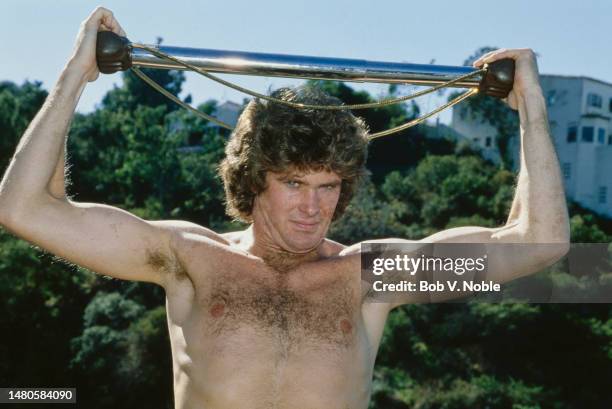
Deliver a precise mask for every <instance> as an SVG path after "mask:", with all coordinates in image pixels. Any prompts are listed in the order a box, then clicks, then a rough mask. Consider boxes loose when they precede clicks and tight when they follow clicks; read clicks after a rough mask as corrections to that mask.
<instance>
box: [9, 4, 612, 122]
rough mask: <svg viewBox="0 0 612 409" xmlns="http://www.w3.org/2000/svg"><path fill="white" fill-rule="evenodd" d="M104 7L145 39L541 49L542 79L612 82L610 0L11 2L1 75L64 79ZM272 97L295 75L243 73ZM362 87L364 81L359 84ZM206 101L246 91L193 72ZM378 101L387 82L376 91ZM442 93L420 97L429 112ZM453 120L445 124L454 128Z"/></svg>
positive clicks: (89, 97)
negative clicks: (76, 46)
mask: <svg viewBox="0 0 612 409" xmlns="http://www.w3.org/2000/svg"><path fill="white" fill-rule="evenodd" d="M96 5H103V6H105V7H107V8H110V9H111V10H113V12H114V13H115V15H116V17H117V18H118V19H119V21H120V23H121V24H122V26H123V27H124V28H125V30H126V32H127V33H128V37H129V38H130V39H131V40H133V41H138V42H144V43H154V42H155V38H156V37H157V36H161V37H163V38H164V44H167V45H176V46H188V47H201V48H218V49H228V50H244V51H259V52H273V53H285V54H302V55H319V56H334V57H346V58H363V59H370V60H386V61H405V62H411V63H429V62H430V61H432V60H435V63H436V64H442V65H461V63H462V62H463V60H464V59H465V58H466V57H467V56H469V55H470V54H472V53H473V52H474V51H475V50H476V49H477V48H479V47H481V46H485V45H488V46H496V47H530V48H533V49H534V50H535V51H536V52H537V53H538V54H539V66H540V72H541V73H547V74H562V75H584V76H589V77H593V78H597V79H600V80H603V81H607V82H612V47H611V46H610V40H609V38H610V17H612V2H610V1H603V0H602V1H594V0H583V1H580V2H578V1H551V0H531V1H527V0H513V1H506V2H501V1H492V0H489V1H484V0H472V1H470V0H463V1H450V0H444V1H435V0H432V1H429V2H424V1H408V0H404V1H391V0H379V1H377V2H374V1H363V0H354V1H344V0H342V1H334V0H327V1H324V0H310V1H276V0H275V1H265V0H260V1H246V0H240V1H231V0H225V1H208V0H200V1H181V0H174V1H158V0H149V1H125V0H124V1H115V0H112V1H96V2H92V1H84V0H79V1H77V0H70V1H68V0H63V1H62V0H57V1H42V0H41V1H32V0H2V2H0V16H2V17H3V23H2V25H0V38H1V39H2V40H1V41H0V56H2V57H1V60H0V80H10V81H14V82H17V83H21V82H23V81H24V80H26V79H29V80H41V81H43V84H44V86H45V87H46V88H49V87H51V86H52V84H53V83H54V81H55V79H56V78H57V76H58V73H59V72H60V71H61V69H62V67H63V66H64V64H65V62H66V59H67V58H68V56H69V55H70V52H71V50H72V46H73V43H74V37H75V35H76V33H77V31H78V27H79V23H80V22H81V21H82V20H83V19H84V18H85V17H86V16H87V15H88V14H89V13H90V12H91V10H92V9H93V8H94V7H95V6H96ZM231 78H232V79H234V80H235V81H236V82H238V83H240V84H241V85H246V86H249V87H252V88H255V89H257V90H259V91H265V90H267V89H268V88H269V87H273V88H276V87H279V86H283V85H288V84H293V83H295V81H291V80H286V79H278V78H276V79H264V78H253V77H235V76H233V77H231ZM120 81H121V78H120V75H118V74H115V75H112V76H102V77H101V78H100V79H99V80H98V81H96V82H95V83H93V84H90V85H89V86H88V87H87V88H86V90H85V92H84V94H83V97H82V99H81V102H80V104H79V106H78V108H77V109H78V110H79V111H81V112H88V111H90V110H92V109H93V108H94V107H95V105H96V104H97V103H99V101H100V100H101V97H102V95H104V93H105V92H106V91H107V90H109V89H111V88H112V86H113V84H120ZM356 87H357V88H360V87H361V86H359V85H358V86H356ZM184 89H185V92H184V94H183V95H186V94H187V93H190V94H192V96H193V98H194V102H195V103H199V102H203V101H205V100H207V99H210V98H214V99H217V100H228V99H229V100H234V101H241V100H242V98H243V96H242V94H239V93H237V92H235V91H232V90H229V89H227V88H224V87H222V86H220V85H217V84H214V83H210V82H209V81H208V80H207V79H204V78H199V77H195V75H192V74H190V75H188V80H187V82H186V84H185V87H184ZM367 89H368V90H369V91H370V92H372V93H374V94H379V93H382V92H383V91H384V90H385V89H386V86H369V87H368V88H367ZM438 102H439V99H438V98H436V97H424V98H421V99H419V100H418V103H419V105H420V106H421V108H422V110H428V109H432V108H434V107H435V105H436V104H438ZM448 118H449V114H448V113H447V114H445V115H444V116H443V117H442V119H443V121H445V122H446V121H447V120H448Z"/></svg>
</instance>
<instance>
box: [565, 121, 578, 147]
mask: <svg viewBox="0 0 612 409" xmlns="http://www.w3.org/2000/svg"><path fill="white" fill-rule="evenodd" d="M577 135H578V127H577V126H576V125H570V127H569V128H567V143H572V142H576V136H577Z"/></svg>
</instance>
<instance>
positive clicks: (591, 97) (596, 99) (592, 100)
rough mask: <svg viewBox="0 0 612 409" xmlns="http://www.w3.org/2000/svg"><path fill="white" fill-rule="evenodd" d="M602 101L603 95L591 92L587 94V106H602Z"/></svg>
mask: <svg viewBox="0 0 612 409" xmlns="http://www.w3.org/2000/svg"><path fill="white" fill-rule="evenodd" d="M602 103H603V101H602V98H601V95H599V94H595V93H594V92H589V94H588V95H587V106H590V107H595V108H601V105H602Z"/></svg>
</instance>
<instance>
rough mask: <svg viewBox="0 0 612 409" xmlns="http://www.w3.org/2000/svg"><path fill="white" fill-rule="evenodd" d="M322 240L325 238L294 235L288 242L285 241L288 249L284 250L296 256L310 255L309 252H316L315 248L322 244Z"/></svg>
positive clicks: (311, 235) (313, 235) (312, 235)
mask: <svg viewBox="0 0 612 409" xmlns="http://www.w3.org/2000/svg"><path fill="white" fill-rule="evenodd" d="M298 236H304V237H298ZM324 238H325V236H321V235H319V234H317V235H315V234H301V235H297V234H294V235H292V237H290V238H289V239H288V240H285V243H286V244H287V247H288V248H285V251H288V252H290V253H297V254H306V253H310V252H311V251H313V250H316V248H317V247H319V245H320V244H321V243H322V242H323V239H324Z"/></svg>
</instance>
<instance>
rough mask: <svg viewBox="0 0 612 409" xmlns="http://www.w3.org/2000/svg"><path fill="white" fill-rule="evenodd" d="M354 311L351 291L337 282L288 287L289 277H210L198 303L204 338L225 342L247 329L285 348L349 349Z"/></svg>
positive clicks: (356, 315) (354, 325)
mask: <svg viewBox="0 0 612 409" xmlns="http://www.w3.org/2000/svg"><path fill="white" fill-rule="evenodd" d="M196 293H198V291H197V290H196ZM359 305H360V301H359V294H358V292H356V291H355V286H354V285H353V284H352V283H350V281H348V280H346V279H340V278H338V279H336V280H329V281H327V282H325V283H321V285H317V286H311V285H299V283H293V285H292V283H291V280H289V279H288V277H265V278H257V279H254V278H253V277H249V278H248V279H245V278H240V277H237V276H234V277H232V278H231V279H227V278H225V277H215V278H214V279H212V280H210V282H209V286H208V287H207V288H206V289H202V290H201V291H199V296H198V297H197V306H198V308H199V309H200V311H199V314H200V320H201V322H202V325H204V326H205V328H204V333H205V334H206V335H207V336H209V337H224V338H225V337H227V336H231V335H232V333H239V332H241V331H242V330H245V329H247V328H248V329H249V330H250V331H252V333H253V334H255V336H256V337H259V338H261V339H270V340H275V341H277V342H280V343H282V344H283V345H284V346H285V347H287V348H289V347H296V346H298V345H303V344H305V343H308V344H313V345H321V346H334V347H349V346H350V345H351V344H352V343H353V342H354V340H355V337H356V335H357V331H358V330H359V327H360V321H361V316H360V313H359V312H360V310H359Z"/></svg>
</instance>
